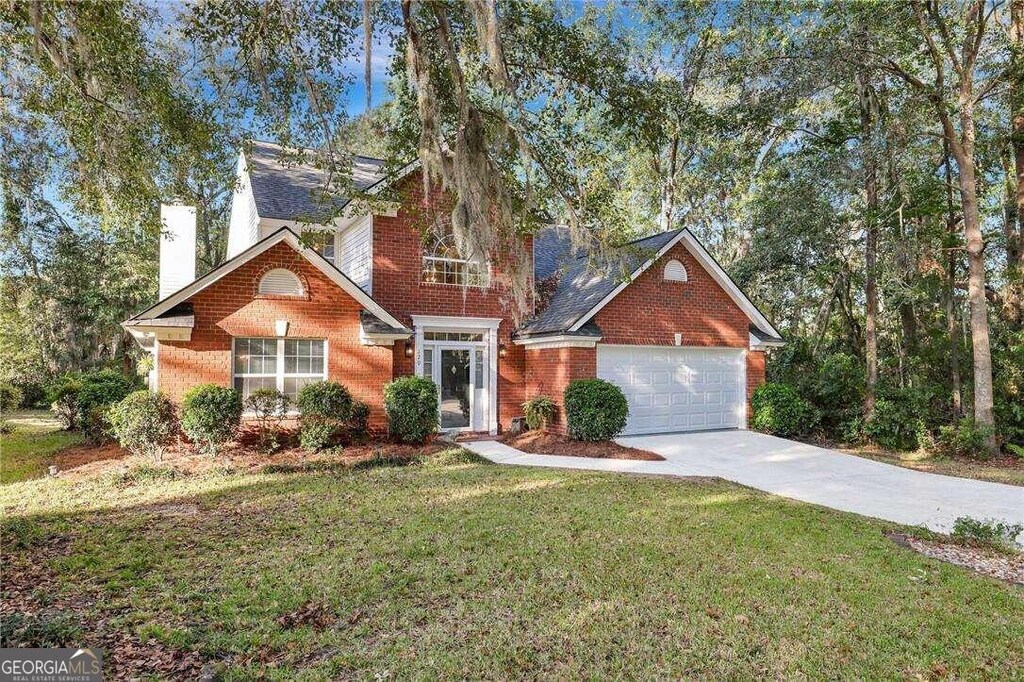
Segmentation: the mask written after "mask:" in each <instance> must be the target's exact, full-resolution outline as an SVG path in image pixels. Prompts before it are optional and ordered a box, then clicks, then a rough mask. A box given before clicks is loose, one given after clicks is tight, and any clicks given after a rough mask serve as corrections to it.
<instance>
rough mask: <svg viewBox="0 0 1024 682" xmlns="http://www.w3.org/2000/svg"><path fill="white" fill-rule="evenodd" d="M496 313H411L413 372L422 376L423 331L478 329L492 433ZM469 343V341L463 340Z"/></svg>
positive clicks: (495, 397) (495, 415) (495, 409)
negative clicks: (483, 352)
mask: <svg viewBox="0 0 1024 682" xmlns="http://www.w3.org/2000/svg"><path fill="white" fill-rule="evenodd" d="M500 325H501V318H500V317H455V316H446V315H413V316H412V326H413V329H414V331H415V332H416V338H415V341H414V343H415V349H416V375H417V376H423V343H424V341H423V332H424V331H439V332H452V331H454V332H482V333H483V334H484V342H485V344H486V358H485V359H486V361H487V364H488V375H489V376H488V381H487V386H486V389H485V400H486V401H487V431H488V433H490V434H491V435H492V436H493V435H497V433H498V327H499V326H500ZM466 345H467V346H468V345H471V344H466Z"/></svg>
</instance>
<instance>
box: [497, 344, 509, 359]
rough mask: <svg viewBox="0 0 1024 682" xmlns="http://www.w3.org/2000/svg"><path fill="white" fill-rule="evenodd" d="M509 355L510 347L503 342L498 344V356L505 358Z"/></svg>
mask: <svg viewBox="0 0 1024 682" xmlns="http://www.w3.org/2000/svg"><path fill="white" fill-rule="evenodd" d="M506 355H508V348H507V347H506V346H505V344H503V343H499V344H498V357H499V358H503V357H505V356H506Z"/></svg>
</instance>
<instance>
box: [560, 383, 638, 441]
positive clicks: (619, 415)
mask: <svg viewBox="0 0 1024 682" xmlns="http://www.w3.org/2000/svg"><path fill="white" fill-rule="evenodd" d="M562 398H563V404H564V406H565V420H566V423H567V425H568V429H569V438H571V439H573V440H588V441H599V440H610V439H612V438H614V437H615V436H617V435H619V433H621V432H622V429H624V428H626V417H628V416H629V404H628V403H627V402H626V396H625V395H623V393H622V389H620V388H619V387H618V386H616V385H615V384H612V383H609V382H607V381H605V380H603V379H577V380H575V381H571V382H569V386H568V387H567V388H566V389H565V393H564V394H563V396H562Z"/></svg>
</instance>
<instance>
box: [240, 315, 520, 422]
mask: <svg viewBox="0 0 1024 682" xmlns="http://www.w3.org/2000/svg"><path fill="white" fill-rule="evenodd" d="M500 325H501V318H500V317H448V316H439V315H413V316H412V326H413V329H414V330H415V334H416V336H415V340H414V343H415V348H416V369H415V372H416V376H423V344H424V343H425V342H424V340H423V332H424V331H438V332H484V341H483V344H481V343H480V342H473V341H438V342H431V343H456V344H461V345H466V346H480V345H484V346H486V348H487V364H488V374H487V388H486V389H485V391H486V396H487V431H488V433H490V434H491V435H492V436H494V435H497V433H498V327H499V326H500ZM232 366H233V365H232Z"/></svg>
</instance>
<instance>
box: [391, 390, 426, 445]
mask: <svg viewBox="0 0 1024 682" xmlns="http://www.w3.org/2000/svg"><path fill="white" fill-rule="evenodd" d="M384 409H385V411H386V412H387V415H388V429H389V430H390V431H391V435H392V436H394V437H395V438H397V439H398V440H400V441H402V442H403V443H422V442H423V441H425V440H426V439H427V437H429V436H430V435H431V434H432V433H434V432H435V431H436V430H437V419H438V412H437V384H435V383H434V382H433V381H431V380H430V379H427V378H426V377H414V376H408V377H400V378H398V379H395V380H394V381H392V382H391V383H389V384H388V385H386V386H385V387H384Z"/></svg>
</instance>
